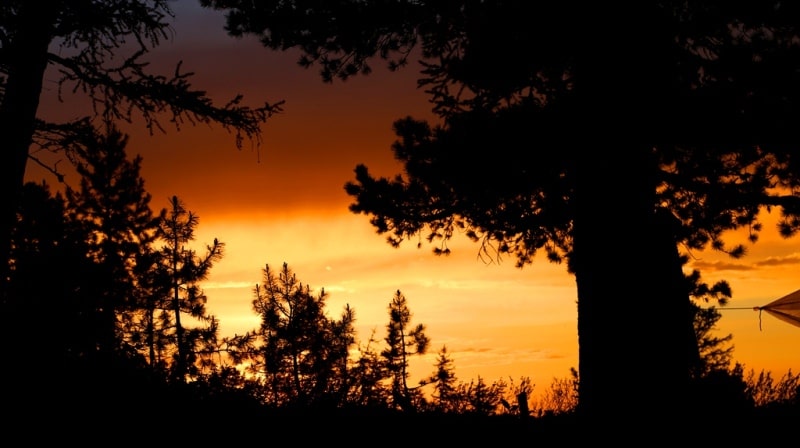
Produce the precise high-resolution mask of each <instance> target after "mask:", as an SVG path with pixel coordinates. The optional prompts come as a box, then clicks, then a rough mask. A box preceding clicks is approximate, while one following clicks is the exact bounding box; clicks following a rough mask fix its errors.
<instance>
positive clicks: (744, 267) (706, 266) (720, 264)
mask: <svg viewBox="0 0 800 448" xmlns="http://www.w3.org/2000/svg"><path fill="white" fill-rule="evenodd" d="M692 267H693V268H695V269H698V270H700V271H752V270H753V269H755V268H754V267H753V266H752V265H749V264H744V263H731V262H728V261H695V262H694V263H692Z"/></svg>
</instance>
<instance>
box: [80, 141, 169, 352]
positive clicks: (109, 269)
mask: <svg viewBox="0 0 800 448" xmlns="http://www.w3.org/2000/svg"><path fill="white" fill-rule="evenodd" d="M127 142H128V137H127V136H126V135H123V134H122V133H121V132H120V131H119V130H117V129H116V128H114V127H113V126H111V127H109V128H108V129H107V130H106V133H105V134H100V133H98V132H95V131H94V130H93V129H89V131H88V132H84V133H82V134H80V138H79V139H78V140H77V141H76V142H75V143H73V147H72V149H73V163H74V165H75V168H76V171H77V173H78V174H79V175H80V176H81V177H80V187H79V188H78V189H73V188H71V187H69V186H68V187H67V188H66V197H67V203H68V214H69V220H70V222H71V223H72V225H74V226H76V227H78V228H81V230H82V232H83V233H85V234H86V235H87V241H86V247H87V252H86V254H85V255H86V257H87V258H88V259H89V260H90V262H91V263H92V264H93V269H92V271H93V275H92V276H91V277H86V284H84V285H83V289H82V291H83V294H84V300H87V301H88V302H87V303H90V304H91V305H90V308H91V309H92V314H91V315H92V316H93V323H92V325H91V328H93V329H94V331H95V338H94V341H93V342H94V344H95V345H96V347H97V355H99V356H100V357H101V358H109V357H110V356H112V355H113V354H114V353H115V352H116V351H118V349H120V348H121V346H122V340H123V337H122V328H121V325H120V324H121V323H122V322H124V321H127V320H130V318H131V316H132V315H133V314H135V313H136V312H137V311H138V310H139V308H140V303H139V302H138V300H137V297H138V292H137V288H138V278H137V276H136V272H135V270H136V266H137V262H138V260H139V259H140V258H142V257H144V256H145V255H146V254H147V253H148V252H149V251H150V250H151V247H150V245H151V243H152V242H153V241H154V239H155V235H156V232H157V229H158V218H157V217H156V216H154V215H153V212H152V210H151V209H150V194H149V193H147V192H146V190H145V187H144V180H143V179H142V178H141V176H140V169H141V162H142V158H141V157H140V156H137V157H135V158H133V159H132V160H128V158H127V154H126V151H125V148H126V146H127Z"/></svg>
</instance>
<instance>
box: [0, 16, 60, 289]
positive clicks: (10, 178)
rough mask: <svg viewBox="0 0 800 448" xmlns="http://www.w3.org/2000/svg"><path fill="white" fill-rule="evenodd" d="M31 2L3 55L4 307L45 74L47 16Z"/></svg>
mask: <svg viewBox="0 0 800 448" xmlns="http://www.w3.org/2000/svg"><path fill="white" fill-rule="evenodd" d="M48 9H54V8H47V7H42V6H40V5H39V4H38V3H37V2H24V3H22V4H21V6H20V8H19V12H18V14H17V17H18V20H19V23H18V30H17V33H16V35H15V36H14V37H13V41H12V42H11V43H10V45H8V46H7V47H6V48H5V49H4V53H5V54H4V58H5V59H6V60H7V61H8V77H7V79H6V86H5V93H4V94H3V98H2V104H0V142H1V143H2V145H3V147H2V150H0V182H1V183H2V184H0V185H2V186H0V188H2V192H3V193H2V197H3V202H2V204H1V205H0V256H2V264H0V274H1V276H0V282H1V284H0V288H2V290H1V291H0V294H2V296H0V297H2V300H3V302H4V303H5V301H6V300H8V299H9V298H8V297H7V278H8V269H9V262H10V257H11V232H12V230H13V228H14V225H15V223H16V213H17V207H18V206H19V201H20V195H21V194H22V186H23V183H24V180H25V165H26V163H27V160H28V149H29V147H30V145H31V139H32V137H33V132H34V129H35V123H36V113H37V110H38V108H39V95H40V93H41V91H42V79H43V77H44V72H45V69H46V68H47V49H48V46H49V45H50V41H51V39H52V35H51V19H52V17H49V16H53V15H55V11H48Z"/></svg>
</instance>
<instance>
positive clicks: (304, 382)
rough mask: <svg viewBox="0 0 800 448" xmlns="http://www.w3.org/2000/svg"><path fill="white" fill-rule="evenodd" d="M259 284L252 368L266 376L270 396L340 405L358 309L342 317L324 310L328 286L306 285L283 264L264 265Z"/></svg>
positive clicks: (278, 401) (285, 401) (273, 400)
mask: <svg viewBox="0 0 800 448" xmlns="http://www.w3.org/2000/svg"><path fill="white" fill-rule="evenodd" d="M263 274H264V281H263V283H262V284H261V285H257V286H256V288H255V298H254V299H253V309H254V310H255V312H256V313H257V314H258V315H259V316H260V318H261V325H260V327H259V329H258V330H257V331H255V333H254V335H255V338H256V339H257V341H255V342H254V343H255V345H254V346H253V348H252V349H251V352H250V356H249V359H250V360H251V361H253V364H252V366H251V368H252V369H253V370H254V372H255V373H256V374H257V375H258V376H259V377H263V378H264V384H265V388H266V397H267V398H266V401H267V402H268V403H269V404H272V405H277V406H289V405H291V406H300V407H308V406H323V405H324V406H340V405H341V404H342V403H343V402H344V401H345V400H346V398H347V395H348V389H349V387H350V383H349V378H348V359H349V350H350V348H351V346H352V345H353V344H354V343H355V329H354V327H353V323H354V321H355V312H354V311H353V310H352V309H351V308H350V307H349V306H347V307H345V309H344V310H343V312H342V316H341V318H340V319H339V320H336V319H331V318H329V317H328V316H326V315H325V301H326V300H327V298H328V296H327V294H326V293H325V290H324V289H323V290H321V291H320V292H319V293H318V294H317V295H314V294H312V291H311V288H310V287H309V286H308V285H304V284H303V283H301V282H299V281H298V280H297V276H296V275H295V274H294V272H293V271H292V270H291V269H290V268H289V265H288V264H287V263H284V264H283V267H282V268H281V270H280V271H279V272H278V273H277V275H276V273H275V272H274V271H273V270H272V269H271V268H270V267H269V265H266V267H265V268H264V269H263Z"/></svg>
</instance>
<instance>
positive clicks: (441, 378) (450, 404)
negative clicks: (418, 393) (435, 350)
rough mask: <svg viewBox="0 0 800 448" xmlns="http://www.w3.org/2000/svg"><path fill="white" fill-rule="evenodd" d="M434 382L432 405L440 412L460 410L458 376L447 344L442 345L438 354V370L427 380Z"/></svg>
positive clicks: (429, 382)
mask: <svg viewBox="0 0 800 448" xmlns="http://www.w3.org/2000/svg"><path fill="white" fill-rule="evenodd" d="M427 383H428V384H431V383H432V384H433V388H434V392H433V394H431V398H433V403H432V406H433V408H434V409H436V410H437V411H439V412H458V411H459V410H460V407H461V403H460V401H461V400H459V396H458V394H457V393H456V392H457V385H458V382H457V378H456V372H455V366H454V362H453V359H452V357H451V356H450V354H449V353H447V346H442V349H441V350H439V354H438V355H437V356H436V372H435V373H434V374H433V375H431V377H430V378H429V379H428V380H427Z"/></svg>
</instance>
